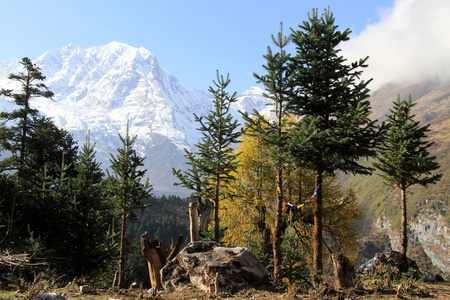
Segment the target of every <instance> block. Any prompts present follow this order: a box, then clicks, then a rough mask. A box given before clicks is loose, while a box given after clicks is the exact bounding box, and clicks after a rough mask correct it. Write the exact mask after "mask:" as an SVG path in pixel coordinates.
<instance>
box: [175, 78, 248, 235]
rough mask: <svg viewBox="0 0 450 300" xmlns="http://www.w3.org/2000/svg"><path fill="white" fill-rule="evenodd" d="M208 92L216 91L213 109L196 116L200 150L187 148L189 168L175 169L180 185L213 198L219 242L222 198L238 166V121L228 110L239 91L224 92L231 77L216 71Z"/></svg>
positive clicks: (202, 195)
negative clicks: (215, 78)
mask: <svg viewBox="0 0 450 300" xmlns="http://www.w3.org/2000/svg"><path fill="white" fill-rule="evenodd" d="M213 83H214V85H215V88H213V87H212V86H211V87H210V88H209V91H210V92H211V93H212V94H213V96H214V100H213V104H214V109H213V110H211V111H210V113H209V114H208V115H207V116H200V117H199V116H197V115H196V114H195V113H194V116H195V121H196V122H198V123H199V124H200V128H198V130H200V131H201V132H202V135H203V137H202V139H201V141H200V142H199V143H197V144H196V147H197V152H196V153H190V152H188V151H186V155H185V157H186V158H187V160H188V161H187V163H188V165H190V166H191V168H190V169H188V171H181V170H178V171H177V170H173V172H174V175H175V176H177V178H178V179H179V180H180V182H181V183H179V185H182V186H185V187H187V188H189V189H191V190H194V191H195V192H194V193H193V195H195V196H197V197H201V198H203V199H213V200H214V221H215V240H216V241H219V236H220V225H219V199H220V197H222V196H223V193H224V192H223V187H224V186H225V185H226V184H227V183H228V182H230V181H231V180H233V179H234V178H233V175H232V172H233V171H234V170H236V168H237V166H238V161H237V155H236V154H235V153H234V150H233V148H232V146H233V145H234V144H236V143H238V142H239V136H240V132H239V131H238V130H237V128H238V127H239V124H238V122H237V120H233V116H232V115H231V114H230V113H229V110H230V107H231V104H232V103H233V102H236V93H233V94H232V95H229V94H228V92H226V91H225V89H226V88H227V86H228V84H229V83H230V79H229V76H227V78H226V79H224V77H223V76H220V75H219V71H217V81H213Z"/></svg>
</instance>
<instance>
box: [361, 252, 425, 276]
mask: <svg viewBox="0 0 450 300" xmlns="http://www.w3.org/2000/svg"><path fill="white" fill-rule="evenodd" d="M380 265H383V266H386V267H390V268H394V269H397V270H398V271H400V272H402V273H406V272H409V271H410V270H413V274H417V273H420V271H419V267H418V266H417V264H416V262H415V261H414V260H412V259H410V258H407V259H406V261H405V260H404V259H402V254H401V253H400V252H397V251H391V252H389V253H377V254H375V257H374V258H372V259H371V260H369V261H368V262H366V263H364V264H362V265H361V266H359V268H358V269H357V270H356V272H355V275H356V276H360V275H367V274H370V273H371V272H373V270H374V269H375V267H377V266H380Z"/></svg>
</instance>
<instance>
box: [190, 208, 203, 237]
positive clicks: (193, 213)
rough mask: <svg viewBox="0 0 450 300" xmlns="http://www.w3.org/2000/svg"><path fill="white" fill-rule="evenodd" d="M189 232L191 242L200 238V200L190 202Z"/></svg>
mask: <svg viewBox="0 0 450 300" xmlns="http://www.w3.org/2000/svg"><path fill="white" fill-rule="evenodd" d="M189 223H190V226H189V233H190V236H191V242H195V241H199V240H200V229H199V224H198V202H192V203H189Z"/></svg>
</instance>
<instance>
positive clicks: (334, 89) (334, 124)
mask: <svg viewBox="0 0 450 300" xmlns="http://www.w3.org/2000/svg"><path fill="white" fill-rule="evenodd" d="M334 21H335V19H334V17H333V14H332V13H331V12H330V10H325V12H324V14H323V15H322V16H320V17H319V15H318V13H317V10H313V11H312V14H310V15H308V21H304V22H303V24H302V25H299V28H300V29H299V30H293V29H292V35H293V36H292V41H293V43H294V44H295V46H296V55H295V56H293V57H292V58H291V60H290V63H289V72H290V74H292V76H293V80H294V84H295V87H294V90H293V93H292V97H290V98H289V101H288V102H287V104H286V108H287V110H288V112H290V113H292V114H293V115H295V116H298V117H299V118H301V119H302V120H301V123H299V124H297V127H295V128H293V130H292V133H291V139H290V145H289V149H290V153H291V155H292V156H293V157H294V159H295V161H296V163H297V164H298V165H299V166H301V167H307V168H309V169H311V170H314V171H315V176H316V188H319V189H318V193H317V197H316V201H315V203H314V224H315V225H314V263H313V280H314V281H315V282H318V281H320V280H321V277H322V272H323V264H322V255H323V253H322V252H323V240H322V239H323V219H322V180H323V175H324V173H329V174H334V173H335V172H336V171H337V170H341V171H344V172H351V173H360V174H370V172H371V168H369V167H365V166H364V165H362V164H361V159H362V158H367V157H372V156H375V154H376V150H375V146H376V145H377V143H378V139H379V135H380V130H377V128H376V126H375V121H372V120H370V119H369V115H370V113H371V108H370V102H369V99H368V98H369V89H368V88H367V85H368V83H369V82H370V80H369V81H367V82H366V81H359V76H360V75H361V73H362V70H361V68H365V67H366V66H367V65H366V61H367V57H366V58H364V59H361V60H359V61H356V62H353V63H351V64H350V65H347V64H346V63H345V61H346V60H345V58H344V57H342V56H340V55H339V51H340V49H338V45H339V44H340V43H341V42H344V41H347V40H349V34H350V33H351V31H350V30H349V29H346V30H345V31H343V32H341V31H338V30H337V27H338V26H337V25H335V24H334ZM306 124H309V125H308V126H311V128H313V129H314V131H315V132H316V134H314V136H311V134H310V132H311V130H305V129H306ZM307 139H309V140H308V142H307V143H305V140H307Z"/></svg>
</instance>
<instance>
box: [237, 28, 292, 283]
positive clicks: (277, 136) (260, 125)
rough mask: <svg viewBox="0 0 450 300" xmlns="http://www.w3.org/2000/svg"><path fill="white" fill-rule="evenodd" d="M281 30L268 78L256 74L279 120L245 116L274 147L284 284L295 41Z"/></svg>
mask: <svg viewBox="0 0 450 300" xmlns="http://www.w3.org/2000/svg"><path fill="white" fill-rule="evenodd" d="M280 27H281V28H280V32H279V33H278V35H277V37H275V36H273V35H272V41H273V43H274V44H275V46H276V47H278V52H277V53H275V54H274V53H273V52H272V49H271V48H270V46H269V47H268V48H267V54H266V55H264V58H265V59H266V61H267V64H266V65H263V67H264V69H265V71H266V72H267V74H266V75H258V74H254V76H255V77H256V79H257V80H258V82H260V83H262V84H263V85H264V86H265V88H266V91H267V92H268V93H267V94H264V96H265V97H266V98H268V99H270V100H272V101H273V106H274V108H275V115H276V120H275V121H274V122H273V121H271V120H268V119H266V118H264V117H262V116H261V115H259V113H258V112H256V111H255V112H253V115H254V116H256V118H252V117H250V116H248V115H247V114H244V115H243V117H244V119H245V121H246V122H247V127H249V128H251V129H252V130H253V131H255V132H256V133H257V134H258V135H259V137H260V138H261V139H262V140H263V141H264V142H265V143H267V144H268V145H270V146H271V149H272V152H271V158H272V162H273V164H274V166H275V168H276V170H277V171H276V172H277V178H276V184H277V191H278V194H277V195H278V196H277V206H276V207H277V208H276V212H277V213H276V218H275V227H274V232H273V256H274V258H273V261H274V278H275V280H276V281H277V282H281V278H282V269H281V263H282V254H281V235H282V227H283V218H282V216H283V165H284V164H285V161H286V158H285V156H284V155H283V154H284V151H283V150H282V149H283V148H284V146H285V142H286V133H285V132H283V127H285V125H284V124H283V120H284V119H285V117H286V110H285V102H286V100H287V99H286V98H287V96H288V95H289V94H290V91H291V86H292V85H291V77H290V75H289V71H288V61H289V58H290V55H289V54H288V53H287V52H286V50H285V48H286V46H287V45H288V44H289V42H290V39H291V37H290V36H288V37H284V36H283V32H282V25H281V26H280Z"/></svg>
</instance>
